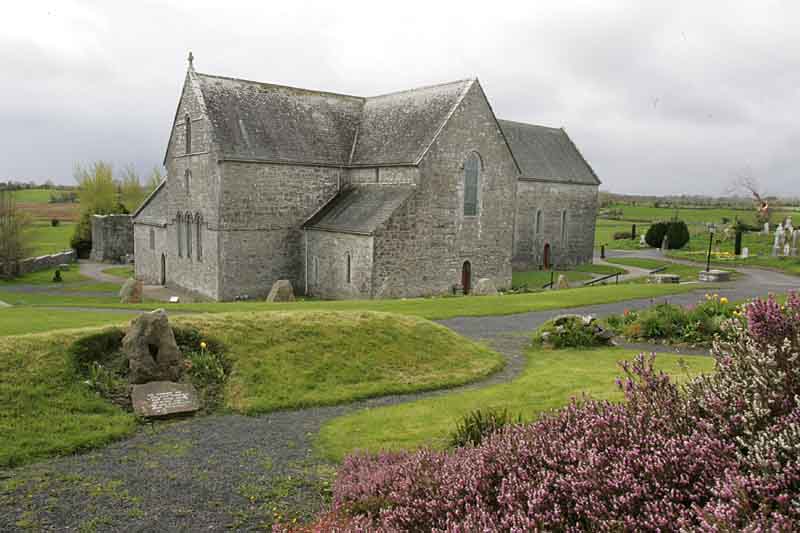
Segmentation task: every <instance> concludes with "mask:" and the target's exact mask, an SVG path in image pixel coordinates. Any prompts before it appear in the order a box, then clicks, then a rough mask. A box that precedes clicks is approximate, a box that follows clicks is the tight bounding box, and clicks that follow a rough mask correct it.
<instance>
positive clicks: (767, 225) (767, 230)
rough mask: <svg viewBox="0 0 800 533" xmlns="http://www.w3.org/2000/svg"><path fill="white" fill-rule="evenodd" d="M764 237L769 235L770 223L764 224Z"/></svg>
mask: <svg viewBox="0 0 800 533" xmlns="http://www.w3.org/2000/svg"><path fill="white" fill-rule="evenodd" d="M763 233H764V235H769V222H764V231H763Z"/></svg>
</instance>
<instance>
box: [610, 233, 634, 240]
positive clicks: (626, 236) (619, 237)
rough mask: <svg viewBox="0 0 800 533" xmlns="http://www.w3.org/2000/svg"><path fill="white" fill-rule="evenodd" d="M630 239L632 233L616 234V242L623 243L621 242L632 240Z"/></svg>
mask: <svg viewBox="0 0 800 533" xmlns="http://www.w3.org/2000/svg"><path fill="white" fill-rule="evenodd" d="M630 238H631V232H630V231H617V232H615V233H614V240H615V241H621V240H625V239H630Z"/></svg>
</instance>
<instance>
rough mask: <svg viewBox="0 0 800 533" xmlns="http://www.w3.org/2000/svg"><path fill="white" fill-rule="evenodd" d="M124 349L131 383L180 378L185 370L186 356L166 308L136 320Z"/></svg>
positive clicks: (127, 335)
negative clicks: (184, 358)
mask: <svg viewBox="0 0 800 533" xmlns="http://www.w3.org/2000/svg"><path fill="white" fill-rule="evenodd" d="M122 350H123V352H124V353H125V355H127V356H128V364H129V366H130V381H131V383H148V382H150V381H178V380H179V379H180V377H181V374H182V373H183V356H182V355H181V352H180V350H179V349H178V344H177V343H176V342H175V335H174V334H173V333H172V328H171V327H170V326H169V319H168V318H167V313H166V312H165V311H164V310H163V309H156V310H155V311H152V312H150V313H144V314H142V315H140V316H139V317H137V318H135V319H133V320H132V321H131V327H130V329H129V330H128V333H127V334H126V335H125V337H124V338H123V339H122Z"/></svg>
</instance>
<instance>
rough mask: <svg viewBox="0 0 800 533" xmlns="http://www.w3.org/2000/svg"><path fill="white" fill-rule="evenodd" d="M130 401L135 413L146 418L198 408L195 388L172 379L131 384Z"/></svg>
mask: <svg viewBox="0 0 800 533" xmlns="http://www.w3.org/2000/svg"><path fill="white" fill-rule="evenodd" d="M131 402H132V403H133V410H134V412H135V413H136V414H137V415H140V416H144V417H148V418H152V417H159V416H169V415H175V414H180V413H193V412H195V411H197V410H198V409H200V398H199V396H198V395H197V389H195V388H194V386H192V385H190V384H188V383H173V382H172V381H151V382H150V383H145V384H143V385H133V389H132V390H131Z"/></svg>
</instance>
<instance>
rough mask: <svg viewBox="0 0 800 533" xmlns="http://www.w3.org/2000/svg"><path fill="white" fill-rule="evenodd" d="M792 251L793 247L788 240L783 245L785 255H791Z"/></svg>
mask: <svg viewBox="0 0 800 533" xmlns="http://www.w3.org/2000/svg"><path fill="white" fill-rule="evenodd" d="M791 251H792V247H791V246H789V243H788V242H787V243H786V244H784V245H783V255H785V256H786V257H789V254H790V253H791Z"/></svg>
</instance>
